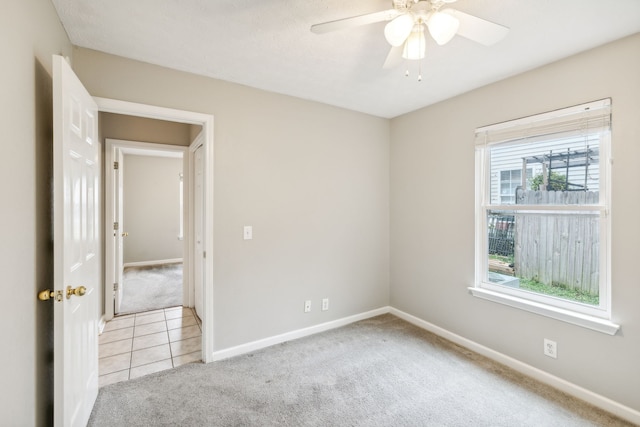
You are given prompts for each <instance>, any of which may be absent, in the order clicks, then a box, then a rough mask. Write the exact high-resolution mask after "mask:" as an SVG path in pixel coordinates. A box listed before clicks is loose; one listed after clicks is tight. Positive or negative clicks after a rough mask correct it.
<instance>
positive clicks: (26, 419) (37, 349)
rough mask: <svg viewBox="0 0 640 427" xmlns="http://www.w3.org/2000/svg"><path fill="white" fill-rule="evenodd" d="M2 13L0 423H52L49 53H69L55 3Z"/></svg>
mask: <svg viewBox="0 0 640 427" xmlns="http://www.w3.org/2000/svg"><path fill="white" fill-rule="evenodd" d="M1 9H2V11H1V12H0V51H1V52H2V58H3V59H2V67H0V85H2V89H1V91H0V93H2V96H0V129H2V142H1V143H0V144H1V146H2V150H3V151H2V152H3V158H4V161H3V165H2V168H0V194H2V209H0V221H1V223H2V224H3V226H2V238H0V263H1V264H0V271H2V281H1V283H2V285H1V286H0V289H1V290H2V295H3V296H4V306H3V308H2V314H1V315H0V319H1V320H2V321H1V322H0V337H2V343H3V344H2V349H3V350H2V351H0V378H1V382H2V386H1V387H0V425H3V426H36V425H37V426H45V425H48V424H50V423H51V422H52V419H53V413H52V411H51V407H52V406H51V405H52V399H53V382H52V376H53V366H52V351H53V349H52V339H53V336H52V331H53V324H52V322H53V305H52V304H51V302H48V303H47V302H41V301H38V300H37V298H36V295H37V292H38V291H40V290H44V289H46V288H50V287H51V285H52V283H51V278H52V275H53V259H52V249H53V246H52V232H53V231H52V226H51V193H50V192H51V177H52V165H53V163H52V114H53V112H52V85H51V55H52V54H62V55H68V56H70V55H71V54H72V50H71V44H70V43H69V40H68V39H67V36H66V34H65V32H64V30H63V28H62V25H60V21H59V19H58V16H57V15H56V13H55V10H54V8H53V5H52V4H51V2H50V1H42V0H8V1H7V0H5V1H3V2H2V8H1Z"/></svg>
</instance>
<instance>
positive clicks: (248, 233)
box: [244, 225, 253, 240]
mask: <svg viewBox="0 0 640 427" xmlns="http://www.w3.org/2000/svg"><path fill="white" fill-rule="evenodd" d="M251 239H253V227H252V226H250V225H245V226H244V240H251Z"/></svg>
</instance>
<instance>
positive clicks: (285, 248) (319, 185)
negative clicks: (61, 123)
mask: <svg viewBox="0 0 640 427" xmlns="http://www.w3.org/2000/svg"><path fill="white" fill-rule="evenodd" d="M74 69H75V70H76V72H77V74H78V76H79V77H80V79H81V80H82V81H83V83H84V84H85V86H86V87H87V89H88V90H89V92H90V93H91V94H92V95H94V96H101V97H106V98H116V99H121V100H125V101H133V102H140V103H146V104H152V105H158V106H163V107H170V108H177V109H184V110H191V111H197V112H202V113H208V114H212V115H213V116H214V121H215V122H214V138H215V173H214V182H213V187H214V203H215V209H214V218H215V223H214V232H215V237H214V247H215V253H214V257H213V260H214V271H215V277H214V282H215V283H214V288H215V289H214V301H215V307H214V309H215V317H214V324H215V330H214V346H215V349H216V350H220V349H224V348H228V347H231V346H234V345H238V344H242V343H246V342H250V341H253V340H257V339H260V338H265V337H270V336H273V335H277V334H280V333H284V332H288V331H291V330H296V329H299V328H304V327H307V326H311V325H315V324H319V323H322V322H326V321H330V320H333V319H338V318H342V317H345V316H349V315H352V314H356V313H361V312H364V311H367V310H371V309H375V308H379V307H381V306H385V305H387V303H388V298H389V256H388V250H389V240H388V236H389V227H388V224H389V205H388V198H389V196H388V185H389V175H388V170H389V121H388V120H385V119H380V118H375V117H372V116H368V115H365V114H360V113H355V112H351V111H347V110H344V109H340V108H335V107H330V106H327V105H323V104H318V103H314V102H310V101H305V100H301V99H296V98H292V97H287V96H283V95H277V94H273V93H269V92H264V91H261V90H257V89H251V88H248V87H245V86H241V85H236V84H231V83H227V82H222V81H218V80H214V79H210V78H205V77H199V76H195V75H192V74H188V73H184V72H179V71H174V70H169V69H166V68H161V67H157V66H154V65H150V64H144V63H141V62H136V61H132V60H127V59H124V58H120V57H116V56H112V55H108V54H103V53H99V52H95V51H91V50H86V49H76V50H75V51H74ZM244 225H252V226H253V240H250V241H245V240H243V239H242V229H243V226H244ZM207 258H209V255H208V254H207ZM325 297H328V298H330V300H331V309H330V310H329V311H326V312H322V311H320V310H318V307H319V304H320V301H321V299H322V298H325ZM306 299H311V300H312V301H313V303H314V308H313V310H312V312H311V313H307V314H305V313H304V312H303V302H304V300H306Z"/></svg>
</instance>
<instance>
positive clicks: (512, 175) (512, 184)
mask: <svg viewBox="0 0 640 427" xmlns="http://www.w3.org/2000/svg"><path fill="white" fill-rule="evenodd" d="M509 160H510V159H509ZM526 171H527V173H526V175H525V176H526V177H527V180H531V177H532V176H533V175H532V170H531V168H527V169H526ZM526 182H527V181H525V182H524V183H523V182H522V169H509V170H502V171H500V203H501V204H511V203H514V202H515V200H516V190H517V189H518V187H522V185H523V184H524V185H526Z"/></svg>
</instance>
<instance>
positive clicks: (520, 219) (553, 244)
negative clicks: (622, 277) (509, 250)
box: [513, 189, 600, 295]
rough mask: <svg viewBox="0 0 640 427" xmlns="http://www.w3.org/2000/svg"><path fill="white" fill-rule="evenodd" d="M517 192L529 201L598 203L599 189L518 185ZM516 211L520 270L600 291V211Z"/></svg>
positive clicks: (552, 281) (527, 275)
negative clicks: (567, 212) (521, 187)
mask: <svg viewBox="0 0 640 427" xmlns="http://www.w3.org/2000/svg"><path fill="white" fill-rule="evenodd" d="M516 198H517V202H518V204H527V205H537V204H557V205H565V204H569V205H580V204H595V203H597V202H598V192H597V191H534V190H526V191H523V190H521V189H519V190H518V191H517V193H516ZM514 217H515V218H514V219H515V220H514V228H515V230H514V244H513V255H514V268H515V273H516V276H518V277H520V278H525V279H533V280H536V281H538V282H541V283H544V284H548V285H565V286H567V287H569V288H573V289H581V290H583V291H586V292H590V293H592V294H596V295H597V294H598V291H599V273H600V261H599V260H600V257H599V246H600V233H599V230H600V227H599V217H598V216H597V215H594V214H578V215H576V214H569V215H567V214H562V213H553V214H548V213H547V214H544V213H526V214H525V213H516V214H515V215H514Z"/></svg>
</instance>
